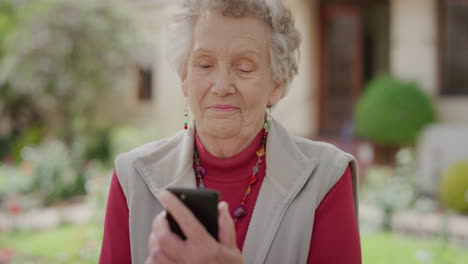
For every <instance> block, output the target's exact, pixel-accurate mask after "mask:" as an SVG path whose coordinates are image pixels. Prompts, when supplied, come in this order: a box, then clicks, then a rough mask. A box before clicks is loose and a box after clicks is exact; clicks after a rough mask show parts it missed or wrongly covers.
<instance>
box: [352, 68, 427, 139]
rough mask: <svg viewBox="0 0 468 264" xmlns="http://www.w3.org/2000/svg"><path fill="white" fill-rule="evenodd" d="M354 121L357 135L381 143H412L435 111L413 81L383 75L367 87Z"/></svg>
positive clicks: (359, 102) (358, 104)
mask: <svg viewBox="0 0 468 264" xmlns="http://www.w3.org/2000/svg"><path fill="white" fill-rule="evenodd" d="M355 120H356V133H357V135H358V136H361V137H364V138H367V139H369V140H371V141H373V142H375V143H378V144H381V145H413V144H414V143H415V142H416V140H417V137H418V135H419V133H420V132H421V129H422V128H424V127H425V126H426V125H428V124H429V123H432V122H434V121H435V111H434V107H433V105H432V103H431V101H430V99H429V98H428V96H426V94H424V93H423V92H422V91H421V90H420V89H419V88H418V86H417V85H416V84H415V83H409V82H408V83H407V82H403V81H400V80H397V79H395V78H394V77H392V76H389V75H383V76H380V77H378V78H376V79H375V80H372V81H371V82H370V83H369V84H368V85H367V86H366V89H365V92H364V94H363V96H362V97H361V98H360V99H359V101H358V103H357V106H356V112H355Z"/></svg>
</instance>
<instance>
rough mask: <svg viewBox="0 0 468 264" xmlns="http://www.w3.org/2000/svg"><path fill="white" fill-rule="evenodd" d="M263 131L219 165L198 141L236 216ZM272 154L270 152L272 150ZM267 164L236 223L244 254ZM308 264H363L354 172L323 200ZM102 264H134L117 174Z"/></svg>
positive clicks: (209, 176)
mask: <svg viewBox="0 0 468 264" xmlns="http://www.w3.org/2000/svg"><path fill="white" fill-rule="evenodd" d="M262 136H263V130H262V131H260V133H259V134H258V135H257V137H256V138H255V139H254V140H253V141H252V143H251V144H250V145H249V146H248V147H247V148H246V149H244V150H243V151H242V152H241V153H239V154H237V155H235V156H234V157H232V158H229V159H218V158H216V157H214V156H213V155H211V154H210V153H209V152H208V151H207V150H206V149H205V148H204V147H203V145H202V143H201V141H200V139H199V138H198V136H197V137H196V140H195V144H196V147H197V149H198V151H199V153H200V165H201V166H203V167H204V168H205V169H206V175H205V184H206V187H207V188H209V189H215V190H217V191H218V192H219V193H220V195H221V197H220V198H221V200H224V201H226V202H227V203H228V204H229V207H230V209H231V211H234V210H235V209H236V208H237V207H238V206H239V204H240V201H241V198H242V196H243V195H244V193H245V190H246V188H247V186H248V184H247V182H248V178H249V177H250V175H251V172H252V167H253V166H254V165H255V162H256V154H255V153H256V151H257V149H259V148H260V146H261V141H262ZM267 152H268V149H267ZM265 166H266V162H263V163H261V166H260V171H259V172H258V174H257V176H258V180H257V182H256V183H255V184H254V185H253V186H252V192H251V194H250V195H249V196H248V198H247V201H246V205H245V207H246V210H247V212H248V213H247V215H246V216H245V217H243V218H241V219H239V220H238V221H237V223H236V235H237V246H238V248H239V249H241V250H242V247H243V245H244V240H245V236H246V234H247V228H248V225H249V222H250V218H251V216H252V210H253V209H254V205H255V201H256V200H257V196H258V193H259V191H260V186H261V185H262V181H263V178H264V177H265ZM310 232H311V233H312V232H313V234H314V235H313V236H312V240H311V243H310V250H309V259H308V261H307V262H308V263H314V264H328V263H333V264H344V263H346V264H358V263H361V248H360V241H359V233H358V225H357V222H356V217H355V211H354V202H353V191H352V179H351V171H350V169H349V168H348V169H347V170H346V171H345V173H344V174H343V176H342V177H341V179H340V180H339V181H338V182H337V183H336V185H335V186H334V187H333V188H332V189H331V190H330V191H329V192H328V194H327V195H326V196H325V197H324V199H323V200H322V202H321V203H320V205H319V207H318V208H317V209H316V210H315V222H314V226H313V230H310ZM99 263H100V264H111V263H112V264H120V263H122V264H126V263H131V253H130V238H129V228H128V207H127V202H126V199H125V196H124V193H123V191H122V187H121V186H120V183H119V181H118V178H117V175H116V173H115V172H114V174H113V176H112V182H111V187H110V192H109V198H108V202H107V211H106V219H105V224H104V239H103V243H102V249H101V258H100V262H99Z"/></svg>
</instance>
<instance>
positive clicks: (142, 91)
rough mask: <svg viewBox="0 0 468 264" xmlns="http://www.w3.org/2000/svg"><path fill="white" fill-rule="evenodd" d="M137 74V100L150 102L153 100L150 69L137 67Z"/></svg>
mask: <svg viewBox="0 0 468 264" xmlns="http://www.w3.org/2000/svg"><path fill="white" fill-rule="evenodd" d="M137 74H138V83H137V92H138V100H140V101H150V100H151V99H152V98H153V73H152V69H151V68H149V69H147V68H142V67H137Z"/></svg>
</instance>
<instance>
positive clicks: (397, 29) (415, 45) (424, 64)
mask: <svg viewBox="0 0 468 264" xmlns="http://www.w3.org/2000/svg"><path fill="white" fill-rule="evenodd" d="M438 15H439V14H438V9H437V0H424V1H421V0H392V2H391V51H390V54H391V59H390V60H391V71H392V72H393V73H394V74H395V75H397V76H398V77H400V78H403V79H406V80H411V81H416V82H417V83H418V84H419V85H420V86H421V88H422V89H423V90H424V91H425V92H427V93H428V94H429V95H431V97H432V98H433V100H434V102H435V103H436V107H437V111H438V114H439V120H440V122H443V123H468V116H467V115H466V113H468V97H467V96H464V97H463V96H457V97H446V96H440V95H439V79H438V77H439V68H438V67H439V64H438V52H439V50H438V49H439V47H438V38H439V35H438Z"/></svg>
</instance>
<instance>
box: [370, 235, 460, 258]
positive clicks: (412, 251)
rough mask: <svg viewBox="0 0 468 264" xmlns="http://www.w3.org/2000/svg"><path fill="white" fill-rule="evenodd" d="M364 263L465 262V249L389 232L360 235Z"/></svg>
mask: <svg viewBox="0 0 468 264" xmlns="http://www.w3.org/2000/svg"><path fill="white" fill-rule="evenodd" d="M361 240H362V258H363V263H364V264H387V263H388V264H421V263H426V264H466V263H468V248H464V249H463V248H458V247H455V246H452V245H450V246H448V247H446V248H445V249H443V248H442V247H441V243H440V242H439V241H437V240H417V239H413V238H408V237H404V236H399V235H395V234H391V233H375V234H363V235H362V237H361Z"/></svg>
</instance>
